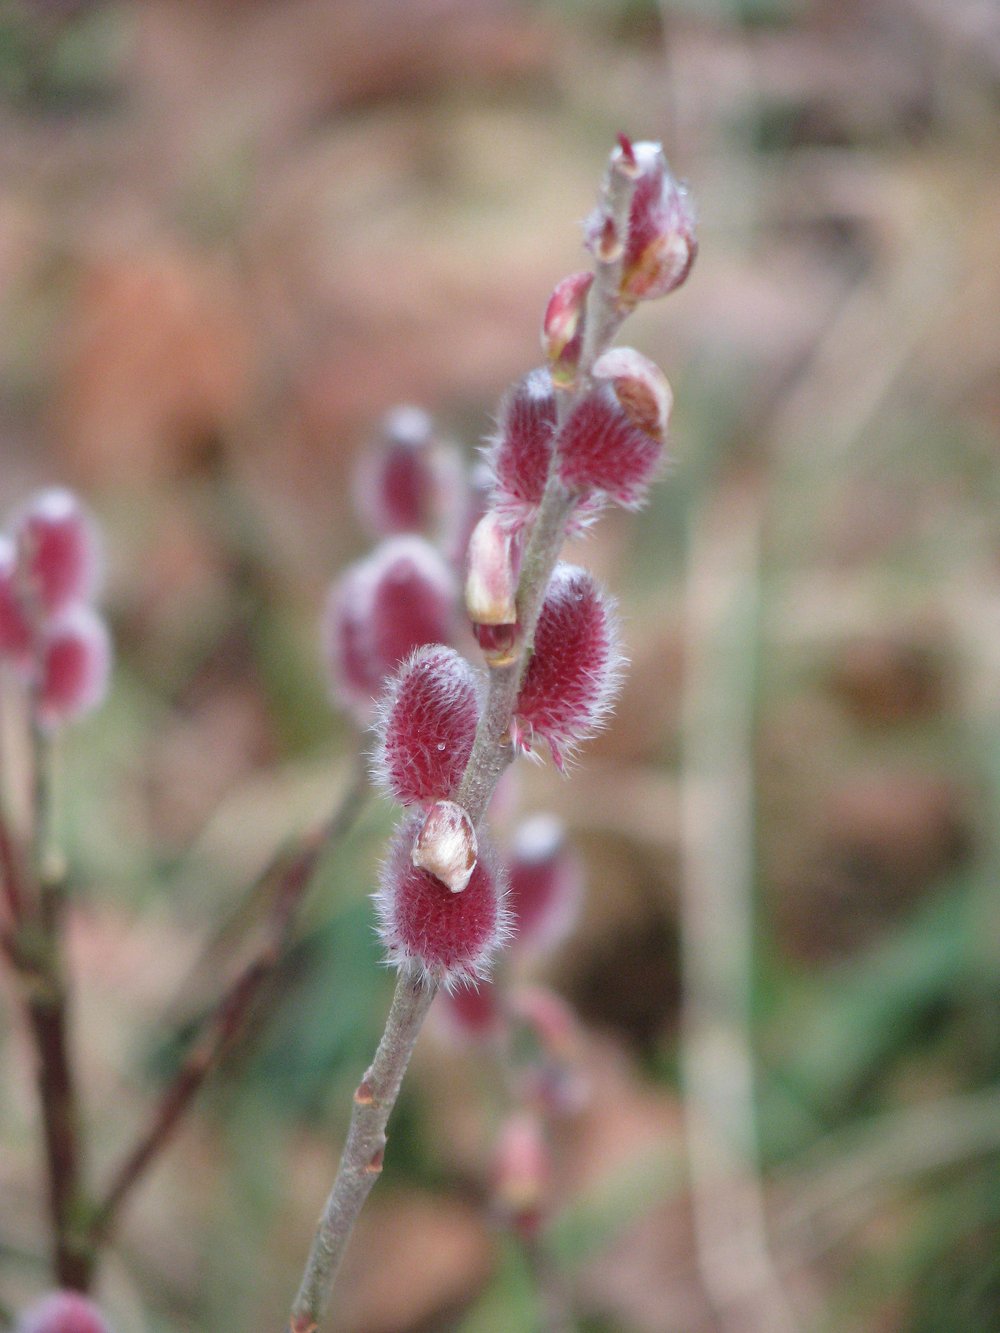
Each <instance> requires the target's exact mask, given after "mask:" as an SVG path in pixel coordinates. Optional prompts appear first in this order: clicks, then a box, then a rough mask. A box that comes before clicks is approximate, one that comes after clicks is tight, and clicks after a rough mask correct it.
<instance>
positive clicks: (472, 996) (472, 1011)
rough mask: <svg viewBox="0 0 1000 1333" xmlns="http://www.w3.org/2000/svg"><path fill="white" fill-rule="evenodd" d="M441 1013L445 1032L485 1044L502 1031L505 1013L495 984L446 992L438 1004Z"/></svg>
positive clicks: (480, 983) (459, 987)
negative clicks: (484, 1042)
mask: <svg viewBox="0 0 1000 1333" xmlns="http://www.w3.org/2000/svg"><path fill="white" fill-rule="evenodd" d="M438 1012H439V1014H440V1017H441V1020H442V1026H443V1027H444V1029H445V1031H446V1032H447V1033H448V1034H449V1035H450V1036H452V1037H455V1038H464V1039H465V1040H468V1041H474V1042H482V1041H490V1040H492V1039H493V1038H494V1037H497V1036H499V1035H500V1034H501V1033H502V1032H503V1028H504V1016H503V1010H502V1008H501V1006H500V998H499V995H498V993H497V987H496V986H495V984H494V983H493V982H492V981H480V982H479V984H478V985H476V986H458V987H456V988H455V989H454V990H451V991H445V992H444V993H443V994H442V996H441V998H440V1000H439V1001H438Z"/></svg>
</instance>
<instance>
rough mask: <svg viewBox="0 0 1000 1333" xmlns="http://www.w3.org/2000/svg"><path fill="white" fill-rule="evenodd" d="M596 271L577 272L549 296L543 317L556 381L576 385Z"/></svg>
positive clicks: (560, 384) (564, 385)
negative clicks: (590, 292) (588, 295)
mask: <svg viewBox="0 0 1000 1333" xmlns="http://www.w3.org/2000/svg"><path fill="white" fill-rule="evenodd" d="M593 281H594V275H593V273H573V274H571V275H570V276H569V277H568V278H563V280H562V282H559V283H557V284H556V288H555V290H554V291H553V293H552V295H551V296H550V297H549V303H548V305H547V306H546V308H545V318H544V319H543V320H542V351H543V352H544V353H545V355H546V357H547V358H548V362H549V368H550V371H551V374H552V383H553V384H554V385H555V387H556V388H557V389H569V388H572V386H573V384H574V383H575V382H576V371H577V367H578V365H579V364H580V352H581V351H582V349H583V330H584V313H585V310H586V305H587V293H588V292H589V291H590V288H591V286H592V284H593Z"/></svg>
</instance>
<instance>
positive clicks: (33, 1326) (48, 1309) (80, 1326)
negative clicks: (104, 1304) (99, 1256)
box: [14, 1291, 110, 1333]
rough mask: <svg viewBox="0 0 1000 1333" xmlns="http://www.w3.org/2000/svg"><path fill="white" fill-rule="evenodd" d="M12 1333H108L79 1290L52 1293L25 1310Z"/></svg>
mask: <svg viewBox="0 0 1000 1333" xmlns="http://www.w3.org/2000/svg"><path fill="white" fill-rule="evenodd" d="M14 1333H110V1328H109V1326H108V1323H107V1320H106V1319H105V1318H104V1316H103V1314H102V1313H101V1311H100V1310H99V1309H98V1308H97V1306H96V1305H95V1304H94V1302H93V1301H90V1300H88V1299H87V1297H86V1296H82V1295H81V1294H80V1293H79V1292H78V1291H54V1292H51V1293H50V1294H49V1295H48V1296H43V1297H42V1299H41V1300H40V1301H38V1302H37V1303H36V1304H35V1305H33V1306H31V1308H30V1309H28V1310H25V1312H24V1314H22V1315H21V1316H20V1318H19V1319H18V1321H17V1323H16V1324H15V1325H14Z"/></svg>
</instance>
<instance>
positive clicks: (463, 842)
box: [410, 801, 479, 893]
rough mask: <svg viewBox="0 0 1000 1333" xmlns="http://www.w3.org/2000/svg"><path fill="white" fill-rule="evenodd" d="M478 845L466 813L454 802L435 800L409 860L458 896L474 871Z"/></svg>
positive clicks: (474, 831)
mask: <svg viewBox="0 0 1000 1333" xmlns="http://www.w3.org/2000/svg"><path fill="white" fill-rule="evenodd" d="M478 855H479V845H478V842H477V840H476V830H475V828H474V827H473V824H472V820H471V819H470V818H469V815H468V812H467V811H466V810H463V808H462V807H461V806H460V805H456V803H455V802H454V801H436V802H435V803H434V804H433V805H432V806H431V808H430V809H429V810H428V811H427V817H426V818H425V820H424V822H423V824H422V826H421V829H420V832H419V833H418V834H417V840H416V842H415V843H414V844H413V851H412V852H411V853H410V860H411V861H412V862H413V864H414V865H415V866H418V867H419V868H420V869H421V870H426V871H428V872H429V873H430V874H432V875H434V876H436V878H437V879H439V880H440V881H441V883H442V884H444V885H445V886H446V887H447V888H449V889H450V890H451V892H452V893H461V892H462V890H463V889H464V888H465V887H466V885H467V884H468V882H469V880H470V879H471V878H472V872H473V871H474V870H475V868H476V858H477V856H478Z"/></svg>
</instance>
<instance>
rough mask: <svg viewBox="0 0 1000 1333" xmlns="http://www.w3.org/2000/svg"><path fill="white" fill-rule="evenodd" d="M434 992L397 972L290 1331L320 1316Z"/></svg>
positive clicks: (378, 1166) (301, 1331)
mask: <svg viewBox="0 0 1000 1333" xmlns="http://www.w3.org/2000/svg"><path fill="white" fill-rule="evenodd" d="M436 993H437V987H436V986H435V985H434V984H433V983H432V982H428V981H427V980H426V979H425V978H423V977H420V976H415V975H414V974H412V973H409V972H401V973H400V976H399V980H398V982H397V983H396V992H395V994H394V995H393V999H392V1006H391V1008H390V1010H389V1017H388V1019H387V1020H386V1025H385V1031H384V1033H383V1034H382V1040H381V1041H380V1042H379V1044H378V1050H377V1051H376V1052H375V1059H374V1060H373V1061H372V1063H371V1067H370V1068H369V1070H368V1072H367V1073H366V1074H365V1076H364V1078H363V1079H362V1080H361V1082H360V1083H359V1084H358V1087H357V1089H356V1091H355V1093H354V1108H353V1110H352V1112H351V1124H350V1128H349V1130H348V1132H347V1142H346V1143H345V1145H344V1153H343V1157H342V1159H341V1163H340V1170H339V1171H338V1172H337V1179H336V1182H335V1183H334V1187H333V1190H332V1191H331V1192H330V1197H329V1198H328V1199H327V1202H326V1207H325V1208H324V1209H323V1215H322V1217H321V1218H320V1222H319V1226H318V1227H317V1229H316V1234H315V1236H314V1237H313V1243H312V1249H311V1250H310V1252H309V1259H308V1261H307V1263H306V1268H305V1272H304V1273H303V1275H302V1282H301V1284H300V1286H299V1291H298V1295H297V1296H296V1297H295V1301H294V1303H293V1305H292V1316H291V1323H290V1329H291V1333H312V1330H313V1329H315V1328H316V1327H317V1325H318V1322H319V1319H320V1318H321V1317H322V1314H323V1310H324V1309H325V1307H326V1304H327V1301H328V1299H329V1293H330V1289H331V1287H332V1285H333V1280H334V1278H335V1277H336V1275H337V1269H338V1268H339V1267H340V1261H341V1259H342V1258H343V1255H344V1250H345V1249H346V1248H347V1242H348V1240H349V1238H350V1235H351V1231H352V1229H353V1226H354V1222H355V1220H356V1218H357V1216H358V1214H359V1213H360V1212H361V1208H362V1206H363V1204H364V1202H365V1200H366V1199H367V1198H368V1195H369V1193H370V1192H371V1188H372V1186H373V1185H374V1184H375V1181H376V1180H377V1179H378V1176H379V1175H380V1173H381V1171H382V1161H383V1157H384V1154H385V1144H386V1133H385V1128H386V1124H387V1122H388V1119H389V1114H390V1112H391V1111H392V1108H393V1107H394V1106H395V1104H396V1098H397V1097H398V1096H399V1089H400V1085H401V1084H402V1082H403V1075H404V1074H405V1073H406V1067H407V1065H408V1064H409V1063H410V1056H411V1055H412V1054H413V1047H414V1045H415V1044H416V1040H417V1036H418V1034H419V1032H420V1028H421V1025H422V1024H423V1021H424V1018H425V1017H426V1016H427V1011H428V1010H429V1009H430V1007H431V1003H432V1002H433V1000H434V996H435V995H436Z"/></svg>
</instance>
